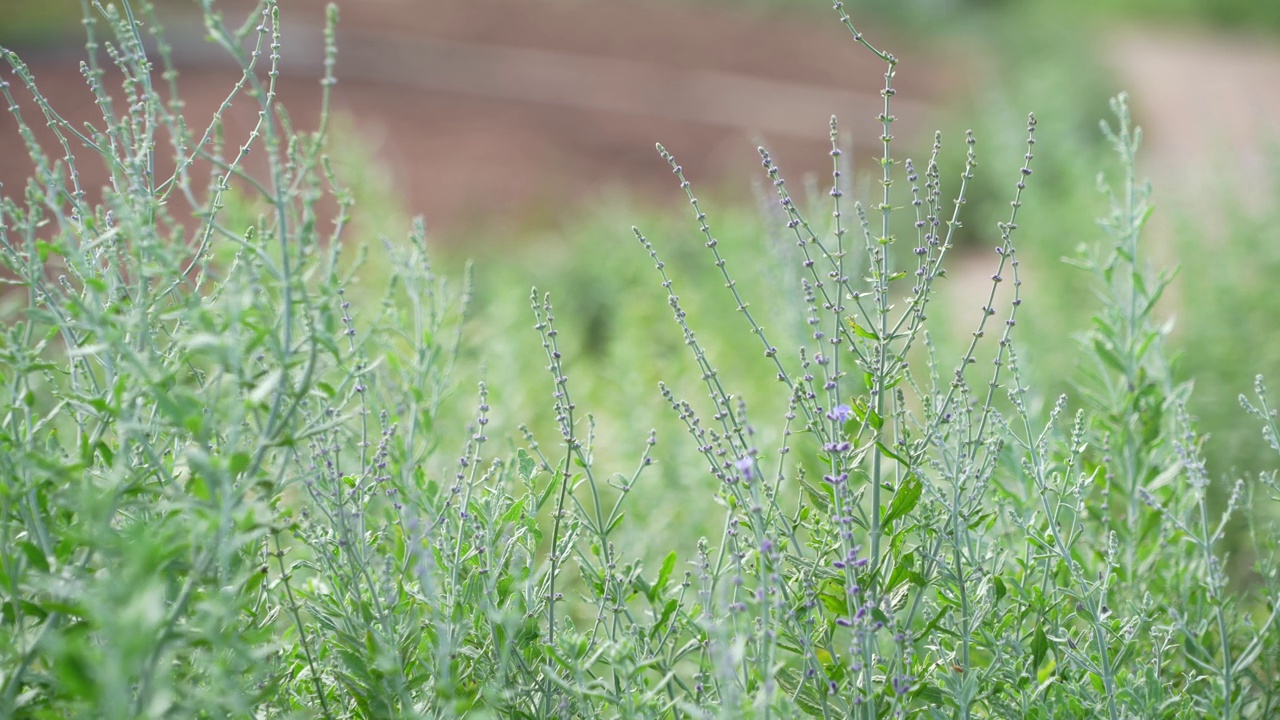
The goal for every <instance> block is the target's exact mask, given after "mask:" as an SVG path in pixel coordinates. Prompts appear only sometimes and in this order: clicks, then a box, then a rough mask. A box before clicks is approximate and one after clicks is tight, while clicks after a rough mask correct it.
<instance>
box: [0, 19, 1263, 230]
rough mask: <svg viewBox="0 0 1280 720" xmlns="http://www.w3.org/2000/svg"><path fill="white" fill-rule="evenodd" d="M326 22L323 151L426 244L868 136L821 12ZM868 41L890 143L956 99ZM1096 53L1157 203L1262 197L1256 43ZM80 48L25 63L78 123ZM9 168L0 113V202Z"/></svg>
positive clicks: (310, 96) (305, 62) (1182, 41)
mask: <svg viewBox="0 0 1280 720" xmlns="http://www.w3.org/2000/svg"><path fill="white" fill-rule="evenodd" d="M237 2H239V0H235V1H234V2H231V3H220V7H226V8H227V9H226V11H225V14H226V15H227V17H228V18H235V17H237V16H239V17H243V16H244V14H245V13H246V12H247V8H249V7H251V5H247V4H244V3H240V5H239V6H240V7H241V10H240V11H239V14H238V15H237V10H236V9H235V8H236V7H237ZM321 12H322V11H321V7H320V4H319V3H306V4H301V5H296V4H295V5H291V6H289V7H286V8H285V10H284V12H283V16H284V48H283V56H284V61H283V62H284V65H283V71H284V75H283V78H282V82H281V92H280V97H281V99H282V100H283V101H284V102H285V104H286V105H287V106H289V108H290V109H291V112H292V115H293V117H294V118H296V119H298V120H299V123H300V124H301V125H302V126H304V127H305V126H307V125H308V124H309V123H310V122H311V118H312V117H313V115H314V111H315V108H316V107H317V103H318V99H319V92H318V85H317V83H316V78H317V77H318V73H319V68H320V64H321V50H322V42H321V36H320V27H321V24H322V17H321ZM342 12H343V17H342V23H341V25H340V31H339V51H340V57H339V65H338V73H339V77H340V83H339V85H338V87H337V94H336V100H337V107H338V108H339V110H340V111H341V112H343V113H345V114H348V115H349V116H350V117H351V118H352V124H350V125H347V126H345V127H346V129H344V130H343V134H342V137H341V138H339V139H340V141H341V143H342V144H343V146H344V147H345V148H348V149H349V148H350V147H351V146H353V145H354V146H357V151H356V154H357V155H358V154H359V153H361V152H364V151H369V152H373V153H374V154H375V155H376V156H377V157H378V158H379V160H380V161H381V163H382V165H381V167H380V168H379V169H378V171H377V172H378V174H379V175H380V177H379V178H378V179H379V181H380V182H381V183H382V185H383V186H384V187H385V188H386V190H387V192H388V193H390V194H393V195H394V196H395V197H394V198H393V200H394V202H397V203H399V204H400V205H402V206H403V207H406V208H410V209H412V210H413V211H414V212H422V213H424V214H426V216H427V218H428V221H429V222H430V223H431V225H432V226H433V227H434V228H435V229H436V231H437V233H438V235H437V237H439V236H442V235H446V236H447V235H449V234H450V232H451V230H452V229H461V228H465V227H467V225H468V223H469V222H470V220H471V219H473V218H476V217H481V218H492V217H498V216H502V217H511V218H519V217H524V216H527V215H529V214H533V215H535V216H536V215H542V216H544V217H546V216H554V215H557V214H562V213H563V212H564V210H565V208H566V207H568V205H565V203H573V202H575V201H579V200H581V199H583V198H588V197H592V196H593V195H595V194H598V193H600V192H602V191H604V190H608V189H609V188H614V187H616V188H618V189H625V191H626V192H627V193H629V194H632V195H636V196H639V197H642V198H644V197H648V198H656V199H659V200H662V201H664V202H666V201H670V199H671V197H672V194H673V192H675V190H676V189H675V188H674V184H673V183H672V182H671V180H670V176H669V173H668V172H667V171H666V168H665V166H664V165H663V164H662V163H661V161H660V160H658V158H657V157H656V154H655V153H654V151H653V143H654V142H655V141H661V142H663V143H664V144H666V145H667V147H669V148H670V149H671V150H672V151H674V152H676V153H677V155H678V156H679V157H680V159H681V161H682V163H683V164H684V166H685V168H686V169H687V170H688V171H689V173H690V175H691V177H692V178H693V179H694V180H695V181H697V182H698V183H699V184H700V185H701V187H702V188H711V187H720V188H721V189H724V190H726V191H728V192H732V193H735V194H736V195H737V196H738V197H742V198H749V197H751V196H752V195H751V190H750V182H751V180H752V179H753V178H755V177H756V176H757V175H758V161H757V156H756V153H755V151H754V148H755V145H756V144H758V143H760V142H764V143H765V144H767V145H768V146H769V147H770V149H771V150H772V151H773V154H774V156H775V158H777V159H778V161H779V163H780V165H781V166H782V168H783V170H784V171H785V172H786V173H787V174H788V176H789V177H791V178H792V179H793V181H796V182H798V181H799V180H800V178H801V177H802V176H803V175H804V174H805V173H815V174H818V175H819V176H825V174H826V173H827V172H829V165H828V160H827V157H826V150H827V142H826V135H827V132H826V126H827V121H828V118H829V116H830V115H831V114H832V113H835V114H837V115H838V116H839V117H840V118H841V120H842V128H843V129H844V130H845V131H847V132H848V133H849V134H850V136H851V137H852V140H853V144H854V147H855V149H859V150H863V151H870V150H873V149H874V148H875V146H876V144H877V143H876V138H877V137H878V135H879V133H880V127H879V125H878V124H877V123H876V122H875V119H874V118H875V115H876V113H877V112H878V109H879V107H880V99H879V97H878V92H879V89H880V85H881V82H882V79H881V76H882V73H883V66H882V64H881V63H880V62H879V61H878V60H876V59H875V58H874V57H873V56H871V55H870V53H868V52H866V51H865V50H863V49H862V48H860V47H858V46H857V45H856V44H855V43H854V42H852V40H851V38H850V37H849V36H848V33H847V32H846V31H845V29H844V28H843V27H841V26H840V25H839V23H838V22H836V21H835V20H834V18H833V17H829V16H826V15H817V16H813V15H808V14H805V15H794V14H792V15H782V14H773V15H769V14H761V13H752V12H745V11H742V10H736V9H730V10H726V9H723V8H720V9H716V8H709V7H697V8H691V7H687V6H681V5H679V4H675V3H673V4H662V5H644V6H638V5H637V4H633V3H612V2H603V3H598V2H584V1H581V0H576V1H575V0H431V2H430V3H429V4H423V3H421V2H418V1H417V0H362V1H361V2H354V3H347V4H346V5H344V6H343V10H342ZM170 19H171V20H172V24H171V27H170V36H171V40H173V42H174V44H175V45H176V46H177V48H178V50H177V56H178V62H179V65H180V66H181V67H182V69H183V75H182V82H181V87H182V90H183V93H184V96H185V98H186V100H187V112H188V117H189V118H205V117H208V116H209V115H210V114H211V113H212V111H213V109H214V108H215V107H216V106H217V103H218V102H219V101H220V100H221V98H222V97H223V96H224V95H225V92H226V89H227V88H228V87H229V86H230V84H231V83H232V82H234V78H235V73H234V71H233V69H232V68H229V67H228V66H227V65H226V64H225V61H224V60H222V59H221V58H222V55H221V53H220V51H218V50H217V49H216V48H214V47H213V46H211V45H209V44H208V43H205V42H203V40H202V32H201V31H200V29H199V26H198V25H195V24H193V23H192V19H191V18H186V19H184V18H183V17H181V16H172V17H171V18H170ZM868 30H869V32H870V33H872V34H874V35H875V36H877V37H880V38H881V40H882V44H883V45H884V46H886V47H892V48H894V49H895V50H896V51H897V53H898V54H899V56H901V57H903V58H906V62H904V63H903V65H902V66H901V68H900V71H899V73H898V77H897V81H896V85H897V86H898V88H899V90H900V96H899V99H898V100H897V101H896V106H895V107H896V114H897V115H898V117H899V118H900V122H899V123H898V124H897V125H895V134H896V135H897V136H898V137H900V138H908V137H912V136H918V134H919V131H920V130H922V129H927V128H923V127H922V126H921V123H923V122H928V121H929V120H928V115H929V113H928V112H927V109H928V107H929V106H937V105H940V104H942V103H944V102H945V101H946V100H947V98H948V94H949V93H963V92H966V86H965V83H964V72H963V68H961V67H959V66H958V65H957V64H956V63H955V61H954V59H955V57H958V56H959V54H958V53H946V52H945V51H944V50H943V49H937V50H933V51H926V50H925V49H924V48H921V47H918V45H916V46H913V43H911V42H910V41H909V40H907V39H905V38H893V37H891V36H889V35H887V34H886V33H884V32H883V31H882V30H880V29H876V28H868ZM1111 45H1112V47H1113V50H1112V51H1111V53H1110V55H1111V59H1112V63H1113V65H1114V67H1115V68H1116V70H1117V72H1118V74H1119V76H1120V78H1121V80H1122V83H1121V84H1122V85H1123V86H1125V87H1128V88H1130V90H1131V94H1132V95H1133V103H1134V106H1135V109H1136V110H1137V112H1138V113H1139V119H1140V121H1141V122H1142V123H1143V124H1144V125H1145V126H1146V130H1147V137H1148V146H1147V148H1148V154H1147V159H1148V164H1149V165H1148V166H1149V168H1150V171H1151V173H1152V174H1153V175H1155V176H1157V177H1158V178H1159V179H1160V184H1159V186H1158V187H1159V191H1160V192H1162V193H1171V192H1177V193H1178V194H1179V196H1188V197H1195V196H1196V194H1197V193H1198V192H1200V191H1201V190H1202V189H1203V187H1204V186H1214V185H1217V184H1220V183H1221V182H1222V180H1223V178H1222V177H1221V175H1222V172H1221V170H1222V168H1223V167H1224V166H1225V167H1227V168H1229V169H1230V170H1231V171H1234V172H1232V173H1231V174H1232V175H1234V176H1235V177H1237V178H1239V179H1242V180H1243V182H1242V185H1243V186H1246V187H1249V188H1250V189H1251V190H1252V191H1254V192H1255V193H1256V194H1257V195H1258V197H1259V198H1263V197H1272V198H1274V196H1275V189H1274V188H1265V187H1263V186H1262V185H1261V184H1260V182H1259V181H1258V178H1260V177H1263V175H1264V173H1263V172H1262V170H1263V160H1262V156H1261V155H1260V154H1259V153H1258V152H1257V149H1258V147H1259V146H1260V142H1261V140H1262V139H1264V138H1265V137H1266V136H1267V135H1268V134H1269V133H1270V134H1272V136H1273V137H1274V133H1275V128H1276V125H1275V122H1274V120H1273V118H1276V117H1280V48H1278V47H1277V45H1276V44H1274V43H1272V44H1267V43H1263V42H1260V41H1258V42H1240V41H1237V40H1231V39H1228V40H1214V39H1205V38H1204V37H1203V36H1200V35H1197V36H1187V37H1178V36H1169V35H1144V34H1141V33H1134V32H1126V33H1125V35H1124V36H1123V38H1120V39H1117V40H1116V41H1114V42H1112V43H1111ZM81 52H82V51H81V50H80V49H79V48H75V47H71V48H68V49H66V50H65V51H61V52H44V53H38V54H37V55H36V56H35V57H34V58H33V59H32V60H31V65H32V68H33V69H34V70H35V72H36V75H37V78H38V80H39V82H40V86H41V88H42V89H43V91H44V92H45V93H46V94H47V95H48V96H49V97H50V98H51V100H52V101H53V104H54V105H55V107H58V108H60V109H61V110H62V111H63V113H64V115H66V116H67V117H69V118H71V119H73V121H77V122H79V121H85V120H92V119H93V117H94V112H95V108H94V106H93V104H92V102H91V98H90V96H89V94H88V92H87V91H86V90H85V89H84V85H83V81H82V79H81V78H80V76H79V73H78V72H77V69H76V65H77V64H78V60H79V58H80V56H81ZM19 94H20V95H22V94H23V93H19ZM25 110H26V114H27V117H28V118H29V119H30V118H33V117H36V116H37V114H36V113H35V112H34V108H32V107H30V106H27V107H26V108H25ZM253 119H254V108H252V107H250V106H249V104H248V103H247V102H242V103H239V104H237V105H235V106H234V107H233V110H232V113H231V114H230V116H229V117H228V119H227V129H228V137H229V138H230V139H237V138H242V137H243V136H245V135H247V133H248V128H249V127H250V123H251V122H252V120H253ZM43 137H44V138H45V139H46V140H47V139H48V135H47V134H45V135H44V136H43ZM46 146H49V147H51V146H52V145H51V144H47V145H46ZM861 157H862V158H863V159H865V158H866V157H867V154H866V153H865V152H864V153H863V154H862V156H861ZM28 169H29V166H28V163H27V162H26V160H25V152H24V151H23V149H22V147H21V144H20V141H19V139H18V137H17V135H16V133H15V132H13V123H12V120H11V118H9V117H8V115H7V114H0V182H3V183H4V184H5V187H6V192H14V191H15V190H16V188H18V187H19V186H20V185H21V181H22V178H24V177H25V176H26V174H27V172H28ZM88 181H89V184H90V185H96V184H101V183H102V182H104V181H105V177H104V176H103V175H102V174H101V173H99V174H97V175H91V176H90V177H89V178H88ZM704 192H705V190H704Z"/></svg>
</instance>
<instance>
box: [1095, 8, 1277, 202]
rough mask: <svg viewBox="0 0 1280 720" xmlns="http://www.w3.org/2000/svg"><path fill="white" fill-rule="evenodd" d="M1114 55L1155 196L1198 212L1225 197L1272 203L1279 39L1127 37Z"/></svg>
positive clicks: (1119, 40)
mask: <svg viewBox="0 0 1280 720" xmlns="http://www.w3.org/2000/svg"><path fill="white" fill-rule="evenodd" d="M1112 48H1113V49H1112V51H1111V53H1110V55H1111V63H1112V65H1113V67H1114V68H1115V70H1116V73H1117V75H1118V76H1119V78H1120V80H1121V84H1122V85H1123V86H1125V87H1128V88H1130V94H1131V95H1132V102H1133V105H1134V109H1135V111H1136V112H1137V113H1138V114H1139V121H1140V122H1141V123H1142V125H1143V126H1144V132H1145V138H1146V158H1147V168H1148V171H1149V172H1150V173H1151V175H1152V176H1153V178H1155V179H1158V180H1159V181H1160V183H1159V185H1157V187H1156V192H1157V193H1159V194H1162V195H1164V196H1165V197H1167V198H1171V199H1173V200H1174V201H1176V202H1180V203H1181V202H1187V201H1191V202H1193V203H1194V206H1195V209H1197V210H1205V211H1207V210H1210V209H1211V207H1212V206H1213V205H1214V204H1215V203H1216V202H1218V201H1220V200H1221V199H1222V197H1223V195H1222V193H1223V191H1224V190H1227V191H1231V192H1235V193H1239V194H1240V195H1241V196H1243V197H1245V198H1247V200H1248V201H1249V202H1251V203H1253V204H1255V206H1257V205H1258V204H1260V203H1264V202H1265V203H1270V204H1271V205H1272V206H1274V205H1275V204H1276V202H1277V197H1276V196H1277V193H1278V192H1280V187H1277V186H1276V185H1275V184H1274V182H1275V180H1276V178H1275V177H1274V174H1275V170H1276V169H1277V167H1280V166H1278V165H1277V164H1276V163H1277V158H1276V153H1277V151H1280V40H1277V39H1274V38H1272V39H1264V38H1254V37H1247V36H1238V35H1237V36H1212V35H1206V34H1204V33H1196V34H1190V33H1188V34H1179V33H1172V32H1166V33H1162V34H1154V33H1149V32H1146V33H1144V32H1140V31H1130V32H1127V33H1125V35H1124V36H1123V37H1121V38H1117V39H1116V40H1114V41H1113V42H1112Z"/></svg>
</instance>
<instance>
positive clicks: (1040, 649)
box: [1031, 625, 1049, 670]
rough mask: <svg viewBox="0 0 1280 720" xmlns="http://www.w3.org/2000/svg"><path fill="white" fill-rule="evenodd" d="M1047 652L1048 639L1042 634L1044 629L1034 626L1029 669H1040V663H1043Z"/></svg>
mask: <svg viewBox="0 0 1280 720" xmlns="http://www.w3.org/2000/svg"><path fill="white" fill-rule="evenodd" d="M1048 652H1049V637H1048V636H1047V635H1045V634H1044V629H1043V628H1041V627H1040V626H1038V625H1037V626H1036V632H1035V634H1034V635H1033V636H1032V637H1031V669H1032V670H1034V669H1036V668H1038V667H1040V663H1041V662H1043V661H1044V656H1045V654H1046V653H1048Z"/></svg>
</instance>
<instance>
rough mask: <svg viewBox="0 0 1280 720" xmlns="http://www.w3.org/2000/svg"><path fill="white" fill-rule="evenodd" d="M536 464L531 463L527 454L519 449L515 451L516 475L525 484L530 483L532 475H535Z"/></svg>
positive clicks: (531, 460)
mask: <svg viewBox="0 0 1280 720" xmlns="http://www.w3.org/2000/svg"><path fill="white" fill-rule="evenodd" d="M537 470H538V464H537V463H536V462H534V461H533V458H532V457H530V455H529V453H527V452H525V451H524V448H520V449H519V450H517V451H516V474H517V475H519V476H520V479H521V480H524V481H525V482H532V481H533V478H534V475H536V474H537Z"/></svg>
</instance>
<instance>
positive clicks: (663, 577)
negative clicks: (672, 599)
mask: <svg viewBox="0 0 1280 720" xmlns="http://www.w3.org/2000/svg"><path fill="white" fill-rule="evenodd" d="M675 569H676V551H675V550H672V551H671V552H669V553H667V556H666V557H665V558H663V560H662V567H661V568H659V569H658V580H657V582H655V583H654V584H653V591H654V595H655V596H660V595H661V594H662V591H663V590H665V589H666V587H667V582H668V581H670V580H671V573H672V572H674V571H675ZM649 599H650V601H652V600H653V598H649Z"/></svg>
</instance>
